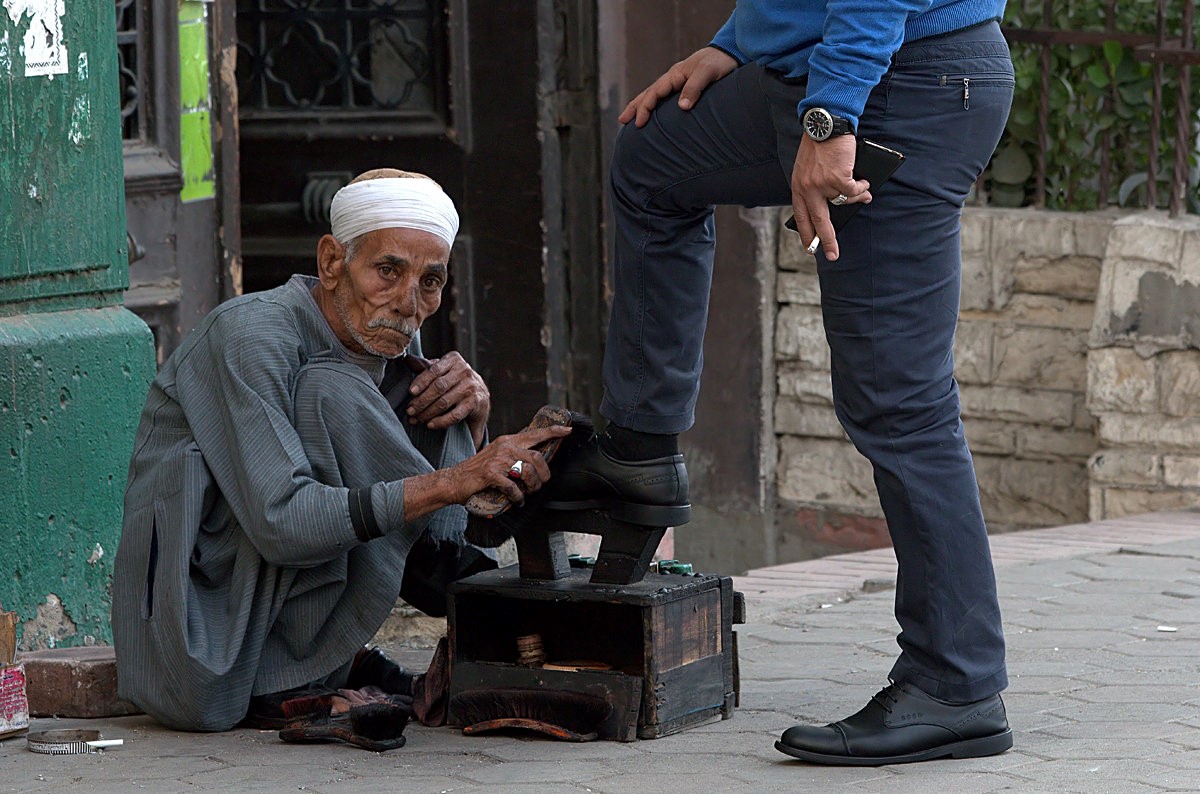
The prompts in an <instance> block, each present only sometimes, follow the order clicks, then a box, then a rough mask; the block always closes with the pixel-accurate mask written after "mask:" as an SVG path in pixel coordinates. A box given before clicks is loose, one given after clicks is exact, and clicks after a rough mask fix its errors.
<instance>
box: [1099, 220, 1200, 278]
mask: <svg viewBox="0 0 1200 794" xmlns="http://www.w3.org/2000/svg"><path fill="white" fill-rule="evenodd" d="M1185 228H1186V227H1185V226H1184V225H1181V224H1180V223H1178V222H1175V221H1172V220H1171V218H1169V217H1168V216H1167V214H1166V213H1165V212H1159V211H1146V212H1139V213H1136V214H1134V215H1126V216H1125V217H1122V218H1120V219H1118V220H1117V221H1116V222H1115V223H1114V224H1113V227H1112V233H1111V234H1110V235H1109V238H1108V250H1107V252H1106V254H1107V256H1109V257H1112V258H1114V259H1126V260H1137V261H1140V262H1149V263H1153V264H1155V265H1159V266H1162V267H1166V268H1170V269H1172V270H1174V269H1175V268H1176V267H1177V266H1178V264H1179V261H1180V255H1181V254H1182V252H1183V233H1184V230H1185Z"/></svg>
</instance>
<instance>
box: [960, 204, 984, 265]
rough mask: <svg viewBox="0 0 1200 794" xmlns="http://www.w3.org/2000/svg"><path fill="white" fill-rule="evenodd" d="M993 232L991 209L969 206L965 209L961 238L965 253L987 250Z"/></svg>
mask: <svg viewBox="0 0 1200 794" xmlns="http://www.w3.org/2000/svg"><path fill="white" fill-rule="evenodd" d="M991 233H992V212H991V211H989V210H986V209H982V208H979V207H967V208H966V209H964V210H963V214H962V227H961V229H960V231H959V240H960V241H961V247H962V252H963V253H964V254H969V253H975V252H976V251H987V249H988V239H989V237H990V236H991Z"/></svg>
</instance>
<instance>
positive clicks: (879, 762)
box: [775, 728, 1013, 766]
mask: <svg viewBox="0 0 1200 794" xmlns="http://www.w3.org/2000/svg"><path fill="white" fill-rule="evenodd" d="M1012 745H1013V738H1012V729H1011V728H1009V729H1008V730H1006V731H1004V732H1003V733H994V734H992V735H991V736H981V737H979V738H978V739H967V740H966V741H962V742H954V743H953V744H943V745H941V746H939V747H931V748H930V749H928V750H921V751H919V752H915V753H905V754H903V755H889V756H880V757H877V758H875V757H860V756H853V755H828V754H826V753H814V752H811V751H809V750H801V749H799V748H798V747H791V746H789V745H786V744H784V743H783V742H775V749H776V750H778V751H779V752H781V753H785V754H787V755H790V756H792V757H793V758H799V759H800V760H802V761H808V762H810V763H813V764H828V765H830V766H886V765H888V764H911V763H913V762H915V761H932V760H934V759H937V758H982V757H984V756H988V755H999V754H1000V753H1003V752H1004V751H1005V750H1008V749H1009V748H1010V747H1012Z"/></svg>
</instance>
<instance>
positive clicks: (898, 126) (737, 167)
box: [601, 23, 1014, 702]
mask: <svg viewBox="0 0 1200 794" xmlns="http://www.w3.org/2000/svg"><path fill="white" fill-rule="evenodd" d="M1013 85H1014V82H1013V71H1012V62H1011V60H1010V58H1009V52H1008V47H1007V45H1006V43H1005V41H1004V38H1003V36H1002V35H1001V33H1000V31H999V26H998V25H996V24H995V23H989V24H986V25H981V26H977V27H974V28H969V29H966V30H963V31H958V32H955V33H951V34H948V35H946V36H939V37H935V38H930V39H923V40H919V41H915V42H911V43H909V44H906V45H905V46H904V47H902V48H901V49H900V51H899V52H897V53H896V55H895V56H894V57H893V59H892V64H891V67H890V68H889V69H888V71H887V73H886V74H885V75H884V76H883V79H882V80H881V81H880V83H879V85H878V86H877V87H876V88H875V90H874V91H873V92H872V93H871V96H870V100H869V102H868V104H867V107H866V110H865V111H864V113H863V115H862V118H861V120H860V122H859V129H858V133H859V135H860V136H862V137H866V138H869V139H871V140H874V141H876V142H878V143H881V144H883V145H884V146H888V147H891V148H894V149H897V150H899V151H901V152H903V153H904V154H905V155H906V157H907V159H906V161H905V163H904V164H903V165H902V166H901V168H900V169H899V170H898V171H897V172H896V174H895V175H894V176H893V178H892V179H891V181H889V182H888V183H887V185H885V186H884V187H883V188H882V189H881V190H879V191H878V192H876V193H874V200H873V201H872V203H871V204H869V205H866V206H864V207H863V208H861V209H860V211H859V212H858V214H857V215H856V216H855V217H854V218H853V219H852V220H851V221H850V222H849V223H848V224H847V225H846V226H845V228H843V230H842V231H841V232H840V233H839V234H838V245H839V248H840V254H841V255H840V258H839V259H838V260H837V261H836V262H829V261H826V260H825V259H824V257H823V256H821V255H820V254H819V253H818V274H819V278H820V286H821V305H822V313H823V317H824V323H825V334H826V338H827V340H828V342H829V348H830V351H831V353H832V362H833V363H832V370H831V378H832V384H833V398H834V406H835V409H836V412H837V416H838V419H839V420H840V421H841V423H842V426H843V427H844V428H845V429H846V432H847V434H848V435H849V436H850V438H851V440H852V441H853V442H854V445H855V447H856V448H857V449H858V450H859V451H860V452H861V453H862V454H863V455H865V456H866V457H867V458H868V459H869V460H870V461H871V464H872V466H873V468H874V476H875V484H876V487H877V489H878V492H879V500H880V504H881V506H882V508H883V512H884V515H885V516H886V518H887V523H888V529H889V531H890V533H891V536H892V542H893V545H894V546H895V549H896V556H897V559H898V561H899V573H898V580H897V588H896V617H897V620H898V622H899V624H900V629H901V631H900V635H899V637H898V642H899V645H900V649H901V654H900V657H899V659H898V661H897V662H896V665H895V667H894V668H893V670H892V678H893V679H895V680H898V681H904V682H909V683H912V684H915V685H917V686H918V687H920V688H921V689H923V690H925V691H926V692H928V693H929V694H931V695H933V696H935V697H938V698H941V699H944V700H948V701H952V702H968V701H973V700H978V699H981V698H984V697H988V696H990V695H993V694H995V693H996V692H999V691H1000V690H1002V689H1004V688H1005V686H1007V673H1006V671H1005V665H1004V638H1003V632H1002V629H1001V624H1000V609H999V605H998V603H997V598H996V584H995V574H994V572H993V570H992V562H991V555H990V552H989V549H988V541H987V532H986V529H985V526H984V522H983V515H982V511H981V510H980V506H979V491H978V486H977V484H976V481H975V473H974V468H973V465H972V461H971V455H970V452H969V450H968V449H967V443H966V439H965V438H964V435H963V428H962V421H961V418H960V403H959V396H958V385H957V383H956V382H955V380H954V363H953V357H952V347H953V341H954V331H955V326H956V324H957V321H958V305H959V286H960V278H961V268H962V262H961V255H960V246H959V229H960V217H961V211H962V204H963V201H964V200H965V198H966V196H967V193H968V191H969V190H970V188H971V185H972V184H973V183H974V181H975V179H976V178H977V176H978V175H979V173H980V172H981V171H982V170H983V168H984V166H986V164H987V162H988V159H989V158H990V156H991V154H992V152H993V151H994V149H995V147H996V143H997V141H998V140H999V137H1000V133H1001V131H1002V129H1003V127H1004V123H1005V120H1006V119H1007V116H1008V110H1009V107H1010V104H1011V101H1012V93H1013ZM803 96H804V86H803V85H796V84H791V83H789V82H787V81H785V80H783V79H782V78H781V76H779V75H777V74H775V73H773V72H770V71H768V70H765V69H763V68H762V67H759V66H757V65H755V64H749V65H746V66H743V67H740V68H738V69H736V70H735V71H734V72H733V73H731V74H730V75H728V76H727V77H726V78H724V79H723V80H720V81H719V82H717V83H715V84H713V85H711V86H709V87H708V88H707V90H706V91H705V92H704V94H703V95H702V96H701V98H700V100H699V102H698V103H697V104H696V105H695V107H694V108H693V109H692V110H690V111H681V110H680V109H679V108H678V106H677V104H676V102H675V98H674V97H671V98H669V99H667V100H666V101H665V102H663V103H662V104H660V105H659V106H658V108H656V109H655V111H654V113H653V115H652V117H651V119H650V121H649V123H648V124H647V125H646V126H645V127H643V128H642V129H637V128H636V127H634V126H633V125H632V124H629V125H626V126H625V128H624V129H622V131H621V133H620V135H619V136H618V139H617V146H616V150H615V153H614V159H613V166H612V192H613V206H614V214H615V221H616V222H615V227H616V230H615V231H616V241H615V247H614V256H613V267H614V302H613V313H612V318H611V321H610V325H609V334H608V345H607V349H606V351H605V360H604V387H605V395H604V401H603V404H602V406H601V413H602V414H604V416H606V417H607V418H608V419H609V420H611V421H613V422H616V423H617V424H619V425H623V426H625V427H629V428H633V429H635V430H641V431H645V432H656V433H678V432H681V431H683V430H685V429H687V428H688V427H689V426H691V424H692V421H693V415H694V409H695V404H696V396H697V394H698V392H699V382H700V371H701V367H702V365H703V352H702V348H703V340H704V329H705V323H706V321H707V314H708V300H709V290H710V287H711V284H712V267H713V247H714V244H715V239H714V226H713V206H714V205H716V204H740V205H744V206H771V205H788V204H790V203H791V190H790V187H789V184H790V176H791V171H792V165H793V163H794V161H795V156H796V149H797V147H798V146H799V143H800V136H801V129H800V123H799V119H798V118H797V113H796V104H797V102H799V101H800V100H801V99H802V98H803ZM784 233H785V234H787V233H790V232H784ZM804 243H805V244H807V243H808V241H807V240H805V241H804Z"/></svg>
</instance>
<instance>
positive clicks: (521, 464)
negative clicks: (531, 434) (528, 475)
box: [508, 460, 525, 480]
mask: <svg viewBox="0 0 1200 794" xmlns="http://www.w3.org/2000/svg"><path fill="white" fill-rule="evenodd" d="M523 471H525V461H523V460H518V461H515V462H514V463H513V465H511V466H509V467H508V476H509V477H510V478H512V479H514V480H519V479H521V473H522V472H523Z"/></svg>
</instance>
